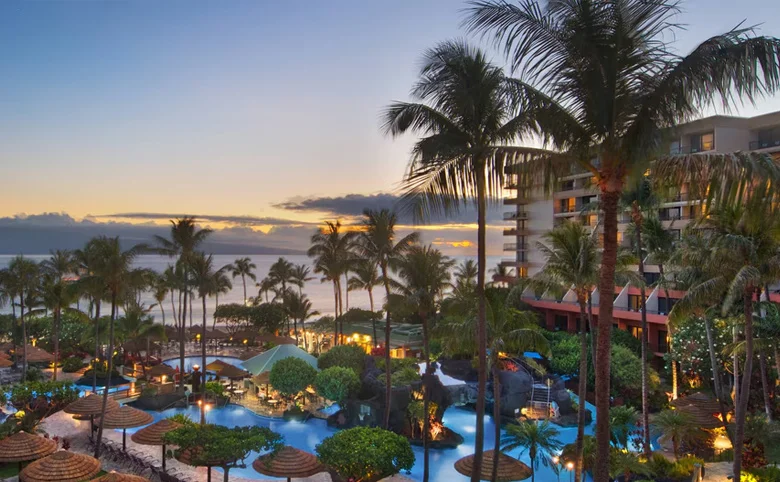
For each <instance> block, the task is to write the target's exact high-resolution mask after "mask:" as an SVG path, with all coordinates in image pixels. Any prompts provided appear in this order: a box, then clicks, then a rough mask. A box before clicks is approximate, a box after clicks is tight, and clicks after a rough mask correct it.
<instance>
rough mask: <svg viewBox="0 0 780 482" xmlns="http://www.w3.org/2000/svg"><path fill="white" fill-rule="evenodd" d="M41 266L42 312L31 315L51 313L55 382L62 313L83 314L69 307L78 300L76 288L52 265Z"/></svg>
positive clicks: (53, 376)
mask: <svg viewBox="0 0 780 482" xmlns="http://www.w3.org/2000/svg"><path fill="white" fill-rule="evenodd" d="M41 266H42V268H43V269H44V272H43V278H42V280H41V286H40V291H41V297H42V300H43V310H34V311H33V312H32V313H33V314H35V313H36V311H37V312H42V311H51V313H52V315H53V321H52V341H53V344H54V364H53V366H54V371H53V374H52V379H53V380H54V381H57V364H58V363H59V360H60V322H61V319H62V312H63V311H65V312H70V313H77V314H80V315H84V313H82V312H81V311H80V310H78V309H75V308H71V307H70V305H71V304H73V303H74V302H75V301H76V299H78V292H77V291H76V286H75V285H73V284H71V283H68V282H66V281H65V280H63V279H62V275H61V274H60V273H58V272H57V271H55V269H56V267H55V266H53V265H52V264H45V262H44V263H41Z"/></svg>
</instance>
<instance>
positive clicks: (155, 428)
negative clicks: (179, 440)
mask: <svg viewBox="0 0 780 482" xmlns="http://www.w3.org/2000/svg"><path fill="white" fill-rule="evenodd" d="M180 427H181V424H180V423H177V422H174V421H173V420H168V419H163V420H160V421H159V422H156V423H153V424H151V425H149V426H148V427H144V428H142V429H141V430H139V431H137V432H136V433H134V434H133V435H131V436H130V440H132V441H133V442H135V443H137V444H141V445H162V468H163V472H164V471H165V442H163V435H165V434H166V433H168V432H170V431H173V430H176V429H177V428H180Z"/></svg>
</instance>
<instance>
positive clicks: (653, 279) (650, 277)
mask: <svg viewBox="0 0 780 482" xmlns="http://www.w3.org/2000/svg"><path fill="white" fill-rule="evenodd" d="M660 277H661V273H652V272H650V273H648V272H647V271H645V283H647V284H649V285H654V284H656V283H657V282H658V279H659V278H660Z"/></svg>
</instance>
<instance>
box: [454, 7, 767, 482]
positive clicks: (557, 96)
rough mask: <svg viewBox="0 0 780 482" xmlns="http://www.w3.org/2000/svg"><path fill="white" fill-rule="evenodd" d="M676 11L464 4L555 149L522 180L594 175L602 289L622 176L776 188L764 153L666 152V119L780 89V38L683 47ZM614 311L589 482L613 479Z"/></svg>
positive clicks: (604, 309)
mask: <svg viewBox="0 0 780 482" xmlns="http://www.w3.org/2000/svg"><path fill="white" fill-rule="evenodd" d="M680 8H681V6H680V3H679V2H647V1H644V0H625V1H621V2H598V1H594V0H583V1H578V2H557V1H556V2H541V1H539V0H523V1H521V2H519V3H518V4H512V3H509V2H506V1H504V0H476V1H474V2H472V5H471V7H470V9H469V11H468V13H467V19H466V25H467V27H468V29H469V30H470V31H476V32H481V33H482V34H485V35H491V36H493V38H494V39H495V41H496V42H498V43H500V44H502V45H503V47H504V51H505V53H506V55H507V56H508V58H509V59H510V62H511V67H512V68H517V69H520V68H522V71H523V78H524V79H526V81H515V82H514V85H515V86H516V89H517V92H518V94H520V95H522V96H523V97H524V102H523V105H524V111H525V112H524V113H525V114H526V115H527V116H528V118H529V119H532V120H533V121H534V123H535V125H536V128H537V129H538V132H539V133H540V134H541V135H542V138H543V140H545V141H546V144H547V145H549V146H551V147H552V148H553V149H554V154H551V155H549V156H539V157H538V158H535V159H533V160H532V162H525V163H521V164H520V165H519V166H518V169H519V171H520V174H519V176H518V177H519V179H518V185H519V186H521V187H530V186H531V185H532V184H533V182H535V181H538V180H540V179H543V180H544V181H549V182H546V184H551V183H553V182H554V181H555V180H556V179H557V178H558V176H560V175H562V174H565V173H566V172H567V170H568V172H571V168H572V167H576V168H577V169H580V170H584V171H586V172H590V173H592V174H593V177H594V181H595V185H596V186H598V189H599V192H600V201H599V202H600V207H601V209H602V212H603V216H602V221H603V226H604V252H603V258H602V268H601V273H600V276H601V279H600V282H599V292H600V293H612V292H614V286H615V284H614V270H615V264H616V256H617V251H618V249H617V248H618V241H617V224H618V223H617V215H618V201H619V199H620V196H621V193H622V191H623V189H624V188H625V187H626V183H627V180H628V179H629V178H636V177H638V176H640V175H641V174H642V173H644V172H645V171H646V170H647V169H648V168H652V175H653V177H654V178H655V179H656V180H657V181H658V182H659V183H668V184H669V185H672V186H682V185H683V184H684V183H687V184H688V186H689V193H691V195H692V196H694V199H695V198H697V197H698V198H700V199H707V201H708V202H709V203H716V204H728V203H731V202H734V201H735V200H736V199H737V198H738V197H740V196H742V194H743V193H745V191H746V189H747V190H749V189H748V188H749V187H759V189H758V191H759V192H760V193H761V194H759V195H760V196H763V195H764V194H763V193H764V190H763V189H760V187H761V186H760V185H761V184H762V183H763V182H765V181H766V180H769V181H770V183H771V187H770V188H769V189H770V191H771V194H772V196H774V195H775V194H776V193H775V191H776V189H777V188H776V187H775V186H776V185H777V181H778V179H779V178H780V170H778V168H777V166H776V165H775V164H774V163H773V162H772V161H771V158H770V157H769V156H766V155H763V154H752V153H744V152H739V153H735V154H710V153H706V154H681V155H664V154H663V151H665V152H666V153H667V154H668V152H669V150H668V144H667V142H668V140H669V136H668V128H669V127H670V126H674V125H678V124H680V123H681V122H684V121H686V120H688V119H691V118H693V117H696V116H697V115H699V114H700V113H701V111H702V110H703V109H705V108H707V107H709V106H711V105H713V104H720V105H725V106H726V107H730V106H731V105H733V103H734V102H735V101H738V100H741V99H748V100H750V101H754V100H755V99H757V98H758V97H759V96H761V95H764V94H766V95H771V94H773V93H775V92H776V91H777V90H778V89H779V88H780V60H779V59H778V57H779V55H778V54H780V40H778V39H775V38H770V37H759V36H755V35H754V30H753V29H750V28H741V27H739V28H736V29H733V30H731V31H729V32H726V33H724V34H722V35H717V36H714V37H712V38H710V39H707V40H705V41H704V42H703V43H701V44H700V45H699V46H697V47H695V48H694V49H693V50H692V51H691V52H690V53H688V54H686V55H679V54H678V53H677V52H675V50H674V47H673V45H672V44H671V42H672V41H673V40H670V39H674V38H676V37H675V35H674V33H675V31H676V29H677V28H679V26H680V24H679V23H678V22H676V21H675V19H674V17H675V15H676V14H677V13H678V11H679V9H680ZM653 160H655V162H654V164H652V165H651V161H653ZM532 173H533V174H534V175H533V176H532V175H531V174H532ZM550 187H551V186H549V185H548V186H547V188H550ZM750 195H752V194H750ZM612 320H613V304H612V297H611V296H603V297H600V298H599V324H598V330H597V331H598V333H597V348H596V352H597V354H596V359H597V361H598V366H597V367H596V390H595V392H596V411H597V413H596V435H597V437H596V438H597V441H598V453H599V456H598V459H597V463H596V467H595V471H594V479H595V481H596V482H606V481H607V480H608V478H609V454H610V447H609V433H610V431H609V425H608V422H609V418H608V412H609V394H610V373H609V370H610V369H609V367H610V337H609V331H610V329H611V328H612ZM735 465H736V464H735ZM737 468H738V467H737ZM734 476H735V478H738V477H739V471H738V470H737V471H736V472H735V474H734Z"/></svg>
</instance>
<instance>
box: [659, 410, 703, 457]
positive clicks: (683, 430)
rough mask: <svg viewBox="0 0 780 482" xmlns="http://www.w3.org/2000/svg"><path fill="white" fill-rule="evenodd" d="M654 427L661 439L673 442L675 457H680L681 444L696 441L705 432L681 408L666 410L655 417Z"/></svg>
mask: <svg viewBox="0 0 780 482" xmlns="http://www.w3.org/2000/svg"><path fill="white" fill-rule="evenodd" d="M653 428H654V430H655V431H656V432H657V433H658V434H659V435H660V438H659V441H661V442H668V441H671V442H672V450H673V452H674V458H675V459H677V460H679V459H680V445H681V444H686V443H691V442H695V441H697V440H700V439H701V438H702V437H703V435H704V434H703V432H702V431H701V429H700V428H699V427H698V426H697V425H696V422H694V421H693V419H692V418H691V416H690V415H688V414H687V413H685V412H681V411H679V410H664V411H663V412H661V413H659V414H658V415H656V416H655V418H654V419H653Z"/></svg>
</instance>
